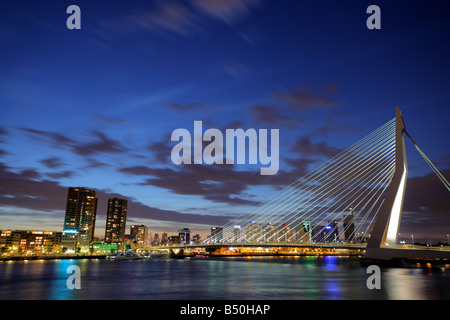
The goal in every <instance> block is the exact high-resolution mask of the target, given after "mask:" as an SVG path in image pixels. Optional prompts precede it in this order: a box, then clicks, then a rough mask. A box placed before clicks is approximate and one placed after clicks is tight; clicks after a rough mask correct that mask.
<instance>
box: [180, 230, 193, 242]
mask: <svg viewBox="0 0 450 320" xmlns="http://www.w3.org/2000/svg"><path fill="white" fill-rule="evenodd" d="M178 236H179V237H180V242H181V243H182V244H189V243H190V242H191V230H189V228H184V229H179V230H178Z"/></svg>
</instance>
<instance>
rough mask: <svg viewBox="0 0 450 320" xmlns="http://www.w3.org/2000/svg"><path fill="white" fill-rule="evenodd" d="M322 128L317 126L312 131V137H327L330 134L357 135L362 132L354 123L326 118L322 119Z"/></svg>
mask: <svg viewBox="0 0 450 320" xmlns="http://www.w3.org/2000/svg"><path fill="white" fill-rule="evenodd" d="M323 123H324V125H323V126H318V127H316V128H315V129H314V132H313V134H314V135H321V136H328V135H329V134H331V133H358V132H361V131H362V128H361V127H358V126H357V125H355V124H354V123H352V122H351V121H348V120H336V119H333V118H329V117H326V118H324V119H323Z"/></svg>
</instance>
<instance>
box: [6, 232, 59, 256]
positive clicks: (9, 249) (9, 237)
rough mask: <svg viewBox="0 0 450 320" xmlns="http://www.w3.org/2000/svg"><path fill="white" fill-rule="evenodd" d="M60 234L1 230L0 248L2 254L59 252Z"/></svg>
mask: <svg viewBox="0 0 450 320" xmlns="http://www.w3.org/2000/svg"><path fill="white" fill-rule="evenodd" d="M61 236H62V233H61V232H54V231H40V230H15V231H11V230H1V231H0V248H3V249H2V251H3V252H4V253H25V254H26V253H52V252H59V250H60V244H61Z"/></svg>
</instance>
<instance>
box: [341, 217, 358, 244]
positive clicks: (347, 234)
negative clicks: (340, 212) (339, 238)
mask: <svg viewBox="0 0 450 320" xmlns="http://www.w3.org/2000/svg"><path fill="white" fill-rule="evenodd" d="M354 219H355V217H354V216H353V214H347V215H345V216H344V220H343V222H344V238H345V241H352V240H353V238H354V237H355V235H354V232H355V225H354Z"/></svg>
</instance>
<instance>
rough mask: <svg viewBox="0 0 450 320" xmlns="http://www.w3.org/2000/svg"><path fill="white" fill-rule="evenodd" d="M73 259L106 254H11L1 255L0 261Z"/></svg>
mask: <svg viewBox="0 0 450 320" xmlns="http://www.w3.org/2000/svg"><path fill="white" fill-rule="evenodd" d="M74 259H89V260H92V259H106V255H57V256H56V255H51V256H12V257H2V258H0V261H25V260H26V261H28V260H74Z"/></svg>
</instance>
